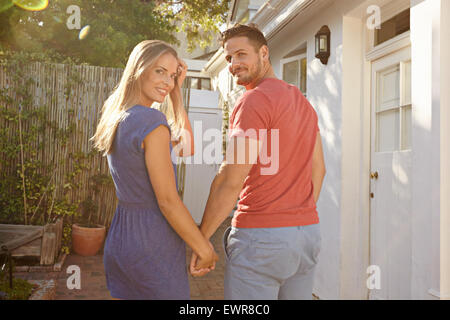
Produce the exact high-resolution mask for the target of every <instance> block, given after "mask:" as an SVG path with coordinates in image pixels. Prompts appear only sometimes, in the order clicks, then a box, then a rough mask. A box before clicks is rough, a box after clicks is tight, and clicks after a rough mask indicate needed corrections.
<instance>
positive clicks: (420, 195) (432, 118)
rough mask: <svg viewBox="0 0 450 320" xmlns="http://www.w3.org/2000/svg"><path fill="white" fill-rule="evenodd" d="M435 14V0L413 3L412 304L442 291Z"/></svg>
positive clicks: (436, 6) (430, 297)
mask: <svg viewBox="0 0 450 320" xmlns="http://www.w3.org/2000/svg"><path fill="white" fill-rule="evenodd" d="M439 10H440V1H439V0H438V1H435V0H425V1H421V0H412V1H411V59H412V64H411V78H412V87H411V92H412V116H413V119H412V150H413V162H412V172H413V176H412V182H411V183H412V212H411V215H412V286H411V298H413V299H433V298H434V297H435V296H438V295H439V291H440V288H439V287H440V284H439V277H440V275H439V253H440V243H439V242H440V230H439V229H440V225H439V215H440V190H439V188H440V152H439V141H440V92H439V81H440V75H439V69H440V57H439V54H440V52H439V51H440V50H439V42H440V38H439V28H440V25H439V16H440V15H439ZM436 49H437V50H436ZM430 293H431V294H430ZM432 294H433V295H434V296H433V295H432Z"/></svg>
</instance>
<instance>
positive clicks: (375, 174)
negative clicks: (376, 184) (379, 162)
mask: <svg viewBox="0 0 450 320" xmlns="http://www.w3.org/2000/svg"><path fill="white" fill-rule="evenodd" d="M370 179H375V180H376V179H378V171H375V172H371V173H370Z"/></svg>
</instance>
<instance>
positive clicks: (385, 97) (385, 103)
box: [375, 61, 412, 152]
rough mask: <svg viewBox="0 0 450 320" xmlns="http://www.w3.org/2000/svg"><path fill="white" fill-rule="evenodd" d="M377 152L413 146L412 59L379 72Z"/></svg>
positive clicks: (408, 148)
mask: <svg viewBox="0 0 450 320" xmlns="http://www.w3.org/2000/svg"><path fill="white" fill-rule="evenodd" d="M377 77H378V80H377V81H378V84H377V105H376V112H375V115H376V139H377V140H376V152H393V151H399V150H410V149H411V123H412V114H411V61H403V62H401V63H399V64H396V65H394V66H392V67H390V68H388V69H385V70H383V71H381V72H379V73H378V75H377Z"/></svg>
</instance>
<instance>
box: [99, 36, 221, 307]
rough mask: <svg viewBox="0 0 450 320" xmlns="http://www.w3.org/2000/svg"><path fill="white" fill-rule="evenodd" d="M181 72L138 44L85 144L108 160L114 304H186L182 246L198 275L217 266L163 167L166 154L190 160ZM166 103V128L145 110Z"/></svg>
mask: <svg viewBox="0 0 450 320" xmlns="http://www.w3.org/2000/svg"><path fill="white" fill-rule="evenodd" d="M186 71H187V67H186V65H185V63H184V62H183V61H182V60H181V59H179V58H178V56H177V53H176V51H175V50H174V49H173V48H172V47H171V46H170V45H168V44H167V43H165V42H163V41H158V40H148V41H143V42H141V43H139V44H138V45H137V46H136V47H135V48H134V49H133V51H132V53H131V55H130V57H129V59H128V62H127V65H126V67H125V70H124V73H123V75H122V78H121V80H120V83H119V84H118V86H117V88H116V89H115V90H114V92H113V93H112V94H111V96H110V97H109V98H108V99H107V100H106V102H105V104H104V106H103V109H102V115H101V118H100V122H99V124H98V127H97V131H96V133H95V135H94V137H93V141H94V146H95V147H96V148H97V149H98V150H100V151H101V152H103V153H104V155H106V156H107V158H108V164H109V169H110V172H111V175H112V177H113V180H114V184H115V188H116V194H117V197H118V199H119V203H118V206H117V209H116V212H115V214H114V218H113V220H112V223H111V227H110V229H109V233H108V236H107V238H106V242H105V249H104V258H103V259H104V261H103V262H104V266H105V273H106V280H107V287H108V290H109V291H110V293H111V296H112V297H113V298H116V299H189V297H190V293H189V282H188V276H187V270H186V251H185V242H186V243H187V244H188V245H189V246H190V247H191V248H192V250H193V251H194V252H195V253H196V254H198V255H199V256H200V259H199V261H198V263H197V267H198V270H201V269H203V270H211V269H213V268H214V265H215V261H217V259H218V257H217V254H216V253H215V251H214V249H213V248H212V245H211V243H210V242H209V241H208V240H206V239H205V237H204V236H203V235H202V234H201V233H200V231H199V229H198V227H197V225H196V224H195V222H194V220H193V219H192V217H191V215H190V213H189V211H188V210H187V209H186V207H185V205H184V204H183V202H182V201H181V199H180V197H179V196H178V192H177V181H176V166H175V164H174V163H173V162H172V160H171V153H172V150H180V151H179V154H178V155H179V156H189V155H192V154H193V147H194V146H193V135H192V129H191V125H190V123H189V119H188V117H187V115H186V112H185V109H184V107H183V102H182V96H181V89H180V88H181V84H182V82H183V80H184V78H185V77H186ZM166 97H168V99H169V102H170V103H169V105H170V106H171V108H172V111H173V119H170V120H171V121H170V122H171V125H169V123H168V121H167V118H166V116H165V114H163V113H162V112H161V111H159V110H157V109H155V108H151V106H152V104H153V103H155V102H156V103H162V102H163V101H164V100H165V99H166ZM174 131H176V133H175V132H174ZM174 136H179V138H173V139H171V137H174ZM178 144H179V145H178ZM177 145H178V146H177ZM175 146H177V147H176V148H174V147H175ZM183 240H184V241H183Z"/></svg>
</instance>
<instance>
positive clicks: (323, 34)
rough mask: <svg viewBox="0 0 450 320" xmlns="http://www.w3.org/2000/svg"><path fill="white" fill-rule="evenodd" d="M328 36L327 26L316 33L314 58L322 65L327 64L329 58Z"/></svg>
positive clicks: (329, 33)
mask: <svg viewBox="0 0 450 320" xmlns="http://www.w3.org/2000/svg"><path fill="white" fill-rule="evenodd" d="M330 35H331V32H330V29H329V28H328V26H323V27H322V28H320V30H319V32H317V33H316V58H318V59H320V61H321V62H322V63H323V64H327V63H328V58H329V57H330Z"/></svg>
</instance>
